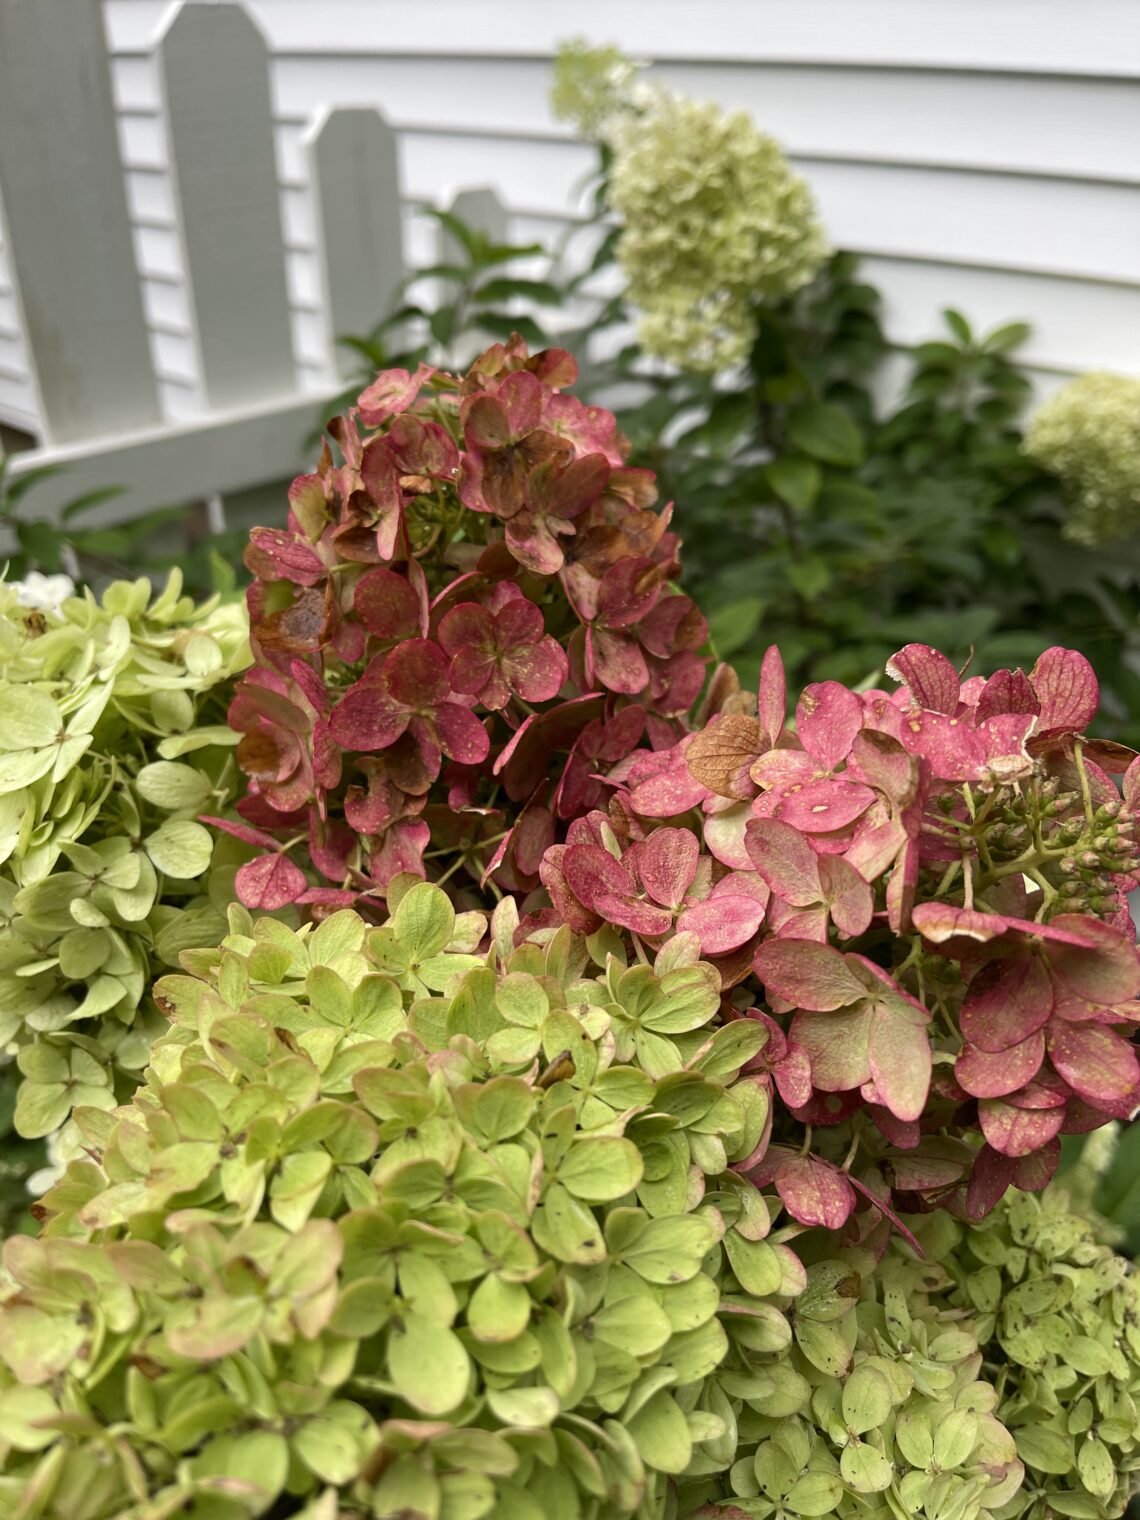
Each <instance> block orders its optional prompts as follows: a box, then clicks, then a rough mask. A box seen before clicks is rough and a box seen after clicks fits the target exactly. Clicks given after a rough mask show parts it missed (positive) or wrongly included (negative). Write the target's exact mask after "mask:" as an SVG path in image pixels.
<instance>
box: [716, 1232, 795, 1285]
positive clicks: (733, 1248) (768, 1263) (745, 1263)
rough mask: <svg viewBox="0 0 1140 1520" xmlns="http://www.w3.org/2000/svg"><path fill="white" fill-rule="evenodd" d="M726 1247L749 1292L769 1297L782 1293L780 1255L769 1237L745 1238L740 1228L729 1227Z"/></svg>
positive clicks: (730, 1259) (731, 1262) (738, 1274)
mask: <svg viewBox="0 0 1140 1520" xmlns="http://www.w3.org/2000/svg"><path fill="white" fill-rule="evenodd" d="M724 1249H725V1253H726V1254H727V1256H728V1260H729V1262H730V1264H731V1266H732V1270H733V1272H734V1273H735V1274H736V1280H737V1282H739V1284H740V1286H741V1287H742V1288H743V1289H744V1291H745V1293H751V1294H752V1295H753V1296H754V1297H755V1298H767V1297H768V1295H769V1294H772V1293H777V1292H779V1288H780V1283H781V1281H782V1280H783V1272H782V1270H781V1267H780V1258H779V1256H778V1255H777V1253H776V1252H775V1251H774V1250H773V1248H772V1247H771V1246H770V1245H769V1244H768V1242H767V1241H766V1240H745V1238H744V1236H743V1235H741V1234H739V1233H738V1232H737V1231H736V1230H729V1232H728V1234H727V1235H726V1236H725V1239H724Z"/></svg>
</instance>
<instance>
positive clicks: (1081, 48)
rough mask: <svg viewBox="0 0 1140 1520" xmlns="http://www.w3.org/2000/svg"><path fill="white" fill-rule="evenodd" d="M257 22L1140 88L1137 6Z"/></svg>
mask: <svg viewBox="0 0 1140 1520" xmlns="http://www.w3.org/2000/svg"><path fill="white" fill-rule="evenodd" d="M162 10H163V5H162V0H110V3H109V4H108V6H107V20H108V27H109V30H110V33H111V37H112V43H113V46H114V47H115V48H116V49H117V50H122V51H132V50H135V51H140V50H141V51H145V49H146V47H147V45H148V42H149V41H150V38H151V37H152V36H153V32H154V28H155V26H156V25H157V23H158V21H159V18H160V16H161V14H162ZM250 10H251V11H252V12H253V14H254V15H255V16H256V17H257V19H258V21H259V22H260V24H261V25H262V26H263V27H264V28H265V31H266V33H267V35H268V37H269V38H270V41H271V43H272V45H273V47H274V49H275V50H276V51H278V52H291V51H292V52H299V53H312V52H313V51H316V50H321V51H325V52H328V51H345V52H353V53H358V52H367V51H374V52H383V53H387V54H399V53H421V54H424V53H426V54H445V55H450V56H453V57H454V56H468V55H469V56H474V57H484V56H508V57H509V56H528V55H529V56H534V55H539V56H541V55H545V54H549V53H551V52H552V51H553V49H554V47H555V45H556V44H557V43H558V41H559V40H560V39H562V38H563V37H565V36H567V35H568V34H572V35H577V36H586V37H592V38H597V39H599V40H601V41H613V42H616V43H618V44H619V46H621V47H624V48H625V49H626V50H627V51H629V52H632V53H634V54H639V55H640V54H643V53H645V52H646V51H652V53H653V54H654V56H656V57H658V58H694V57H696V58H710V57H711V58H736V59H739V60H741V61H742V62H743V61H752V60H755V59H769V60H770V59H780V60H789V61H796V62H801V61H810V62H826V63H829V64H835V63H849V64H851V63H857V64H865V65H872V64H889V65H894V66H898V67H909V68H920V67H923V66H934V67H943V68H968V69H978V70H997V71H1002V70H1008V71H1012V72H1017V73H1051V74H1052V73H1056V74H1090V75H1094V76H1104V77H1112V76H1115V77H1124V78H1128V77H1137V76H1140V14H1138V12H1137V8H1136V5H1135V3H1134V0H1086V3H1084V4H1081V5H1074V4H1072V3H1071V0H747V3H741V0H700V4H699V6H696V5H694V4H693V3H692V0H619V3H618V4H614V0H578V3H577V4H576V5H575V7H574V9H573V12H572V13H568V12H567V10H566V8H565V7H563V6H559V5H554V4H552V3H550V0H546V3H536V0H491V3H486V4H482V5H472V4H471V3H470V0H432V3H431V4H430V5H427V4H425V5H408V4H407V3H406V0H321V4H320V5H319V6H315V5H314V4H313V3H312V0H250ZM315 34H316V35H315ZM318 38H319V40H318Z"/></svg>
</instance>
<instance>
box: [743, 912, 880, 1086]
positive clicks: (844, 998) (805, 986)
mask: <svg viewBox="0 0 1140 1520" xmlns="http://www.w3.org/2000/svg"><path fill="white" fill-rule="evenodd" d="M753 967H754V969H755V972H756V975H757V976H758V977H759V978H760V980H761V982H762V983H763V984H764V987H765V988H766V989H769V990H771V991H772V992H775V993H776V994H777V996H779V997H781V998H783V999H784V1001H785V1002H787V1003H790V1004H791V1005H792V1006H793V1007H795V1008H807V1009H812V1010H814V1011H816V1012H824V1011H827V1010H829V1009H833V1008H844V1007H846V1006H847V1005H848V1004H850V1003H854V1002H857V1001H859V1000H861V999H863V998H865V997H866V996H867V989H866V988H865V987H864V986H863V984H862V982H860V981H859V980H858V978H857V977H855V976H854V974H853V973H852V971H851V969H850V968H849V967H848V965H847V962H846V961H845V960H844V958H843V956H842V955H841V954H840V953H839V951H838V950H835V949H833V948H832V947H831V946H830V945H819V944H816V943H815V941H814V940H808V939H770V940H766V941H765V943H764V944H762V945H761V946H760V948H759V949H758V950H757V952H756V957H755V960H754V961H753ZM860 1080H861V1079H860Z"/></svg>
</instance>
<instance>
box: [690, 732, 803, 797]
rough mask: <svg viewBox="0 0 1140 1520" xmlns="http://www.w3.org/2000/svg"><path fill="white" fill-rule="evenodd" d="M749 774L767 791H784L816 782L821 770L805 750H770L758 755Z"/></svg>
mask: <svg viewBox="0 0 1140 1520" xmlns="http://www.w3.org/2000/svg"><path fill="white" fill-rule="evenodd" d="M721 721H723V719H722V720H721ZM706 732H707V730H706ZM748 774H749V776H750V778H751V779H752V780H753V781H755V783H756V785H757V786H762V787H763V788H764V789H765V790H766V791H769V790H776V791H783V790H786V789H787V788H788V787H790V786H804V785H806V784H807V782H809V781H812V780H814V779H815V777H816V776H817V775H818V774H819V768H818V766H817V765H816V763H815V761H814V760H813V759H812V758H811V756H810V755H807V754H805V753H804V751H803V750H800V749H769V750H765V751H764V753H763V754H759V755H756V757H755V759H753V761H752V764H751V766H750V768H749V771H748Z"/></svg>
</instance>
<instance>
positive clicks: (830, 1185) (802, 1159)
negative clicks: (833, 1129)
mask: <svg viewBox="0 0 1140 1520" xmlns="http://www.w3.org/2000/svg"><path fill="white" fill-rule="evenodd" d="M776 1191H777V1193H779V1195H780V1197H781V1199H782V1200H783V1202H784V1206H785V1207H786V1209H787V1210H788V1213H789V1214H791V1216H792V1218H793V1219H798V1220H799V1222H800V1224H806V1225H822V1226H823V1227H824V1228H825V1229H827V1230H838V1229H841V1228H842V1226H843V1225H845V1224H846V1223H847V1220H848V1219H849V1218H850V1217H851V1213H852V1211H853V1210H854V1208H855V1189H854V1188H853V1187H852V1186H851V1183H850V1182H849V1181H848V1179H847V1177H846V1176H845V1175H844V1173H843V1172H841V1171H840V1170H839V1168H838V1167H835V1166H832V1165H831V1163H830V1162H827V1161H821V1160H820V1159H819V1157H818V1156H793V1157H792V1158H791V1159H790V1160H788V1161H785V1162H784V1163H783V1164H782V1165H781V1166H780V1168H779V1170H778V1171H777V1173H776Z"/></svg>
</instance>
